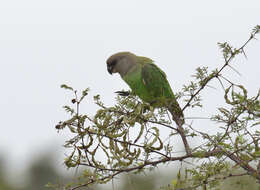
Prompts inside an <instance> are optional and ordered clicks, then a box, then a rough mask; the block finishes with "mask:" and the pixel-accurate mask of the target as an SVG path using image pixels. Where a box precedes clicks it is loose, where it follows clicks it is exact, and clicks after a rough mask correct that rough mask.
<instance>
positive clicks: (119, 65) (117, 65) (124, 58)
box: [107, 52, 136, 76]
mask: <svg viewBox="0 0 260 190" xmlns="http://www.w3.org/2000/svg"><path fill="white" fill-rule="evenodd" d="M135 57H136V56H135V55H134V54H132V53H130V52H119V53H116V54H113V55H111V56H110V57H109V58H108V59H107V71H108V72H109V73H110V74H111V75H112V74H113V73H119V74H120V75H121V76H122V75H124V74H125V73H126V72H127V71H128V70H129V68H131V66H132V65H133V64H134V63H135Z"/></svg>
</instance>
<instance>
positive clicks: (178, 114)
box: [167, 99, 191, 155]
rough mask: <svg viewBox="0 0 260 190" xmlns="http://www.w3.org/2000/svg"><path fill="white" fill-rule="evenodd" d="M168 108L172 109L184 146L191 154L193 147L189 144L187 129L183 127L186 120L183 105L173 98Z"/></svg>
mask: <svg viewBox="0 0 260 190" xmlns="http://www.w3.org/2000/svg"><path fill="white" fill-rule="evenodd" d="M167 107H168V110H169V111H170V113H171V115H172V119H173V120H174V121H175V123H176V124H177V130H178V132H179V134H180V136H181V138H182V141H183V144H184V148H185V150H186V153H187V154H188V155H189V154H191V149H190V146H189V144H188V141H187V138H186V135H185V130H184V128H183V124H184V123H185V121H184V115H183V111H182V109H181V107H180V106H179V104H178V102H177V101H176V100H175V99H174V100H172V101H171V102H170V103H169V104H168V105H167Z"/></svg>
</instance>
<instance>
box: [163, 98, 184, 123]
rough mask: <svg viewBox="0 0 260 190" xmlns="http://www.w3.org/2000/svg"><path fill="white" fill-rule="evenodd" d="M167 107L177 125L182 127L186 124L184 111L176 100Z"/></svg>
mask: <svg viewBox="0 0 260 190" xmlns="http://www.w3.org/2000/svg"><path fill="white" fill-rule="evenodd" d="M167 107H168V110H169V112H170V113H171V115H172V119H173V120H174V121H175V123H176V124H177V125H178V126H182V125H183V124H184V123H185V121H184V115H183V111H182V109H181V107H180V106H179V104H178V102H177V101H176V100H173V101H171V102H170V103H169V104H168V105H167Z"/></svg>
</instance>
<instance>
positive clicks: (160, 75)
mask: <svg viewBox="0 0 260 190" xmlns="http://www.w3.org/2000/svg"><path fill="white" fill-rule="evenodd" d="M136 60H137V66H136V68H135V69H133V70H132V71H131V72H128V73H127V74H126V75H125V76H124V77H123V79H124V81H125V82H126V83H127V84H128V85H129V86H130V88H131V89H132V91H133V92H134V93H135V94H136V95H138V96H139V97H140V98H141V99H142V100H143V101H145V102H148V103H150V104H151V105H152V106H155V107H162V106H165V107H167V108H168V109H169V111H170V112H171V113H173V117H175V119H174V120H179V119H180V118H181V120H183V113H182V110H181V108H180V106H179V104H178V102H177V101H176V98H175V96H174V94H173V92H172V89H171V86H170V84H169V82H168V80H167V77H166V74H165V73H164V72H163V71H162V70H161V69H160V68H159V67H157V66H156V65H155V64H154V63H153V60H151V59H149V58H146V57H140V56H137V59H136ZM181 122H184V121H181Z"/></svg>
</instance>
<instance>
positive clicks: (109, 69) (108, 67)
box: [107, 65, 113, 75]
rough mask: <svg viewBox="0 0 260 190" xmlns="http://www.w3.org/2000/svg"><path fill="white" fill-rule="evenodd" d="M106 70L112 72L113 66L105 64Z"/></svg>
mask: <svg viewBox="0 0 260 190" xmlns="http://www.w3.org/2000/svg"><path fill="white" fill-rule="evenodd" d="M107 71H108V72H109V74H110V75H112V73H113V66H112V65H107Z"/></svg>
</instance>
